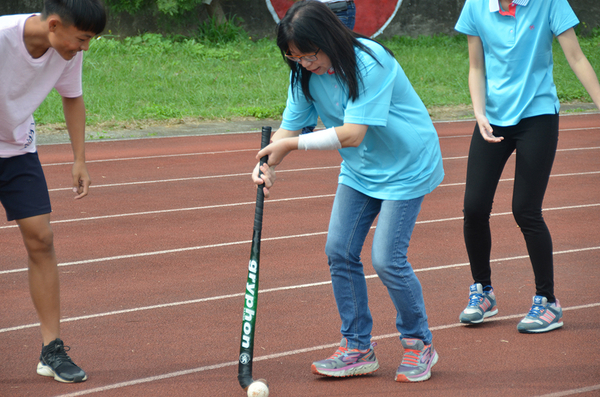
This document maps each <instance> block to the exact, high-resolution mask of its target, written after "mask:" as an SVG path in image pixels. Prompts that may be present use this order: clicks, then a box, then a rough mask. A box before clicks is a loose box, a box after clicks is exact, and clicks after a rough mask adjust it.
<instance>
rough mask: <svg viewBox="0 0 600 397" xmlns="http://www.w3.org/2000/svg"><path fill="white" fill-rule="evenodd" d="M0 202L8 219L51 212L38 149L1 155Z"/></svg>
mask: <svg viewBox="0 0 600 397" xmlns="http://www.w3.org/2000/svg"><path fill="white" fill-rule="evenodd" d="M0 202H1V203H2V205H3V206H4V209H5V210H6V218H7V219H8V220H9V221H13V220H15V219H24V218H29V217H32V216H37V215H42V214H49V213H50V212H52V207H51V206H50V195H49V194H48V185H47V184H46V178H45V177H44V171H43V170H42V164H41V163H40V159H39V157H38V154H37V153H27V154H23V155H19V156H14V157H9V158H0Z"/></svg>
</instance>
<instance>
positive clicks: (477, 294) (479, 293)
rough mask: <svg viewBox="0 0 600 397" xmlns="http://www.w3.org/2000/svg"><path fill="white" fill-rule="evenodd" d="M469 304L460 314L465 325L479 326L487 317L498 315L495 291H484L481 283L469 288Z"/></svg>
mask: <svg viewBox="0 0 600 397" xmlns="http://www.w3.org/2000/svg"><path fill="white" fill-rule="evenodd" d="M469 293H470V294H469V304H468V305H467V307H466V308H465V310H463V311H462V313H460V317H459V319H460V322H461V323H465V324H479V323H481V322H483V319H484V318H486V317H491V316H495V315H496V314H498V307H497V306H496V295H494V289H493V288H492V289H491V290H489V291H484V290H483V286H482V285H481V284H479V283H476V284H473V285H471V287H470V288H469Z"/></svg>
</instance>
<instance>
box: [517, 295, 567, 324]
mask: <svg viewBox="0 0 600 397" xmlns="http://www.w3.org/2000/svg"><path fill="white" fill-rule="evenodd" d="M562 326H563V321H562V307H561V306H560V303H559V302H558V299H557V300H556V302H554V303H548V299H546V297H544V296H539V295H536V296H534V297H533V306H531V310H529V313H528V314H527V315H526V316H525V318H524V319H523V320H521V322H520V323H519V325H517V330H518V331H519V332H522V333H540V332H548V331H552V330H553V329H557V328H560V327H562Z"/></svg>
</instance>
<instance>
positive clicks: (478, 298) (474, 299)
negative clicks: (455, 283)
mask: <svg viewBox="0 0 600 397" xmlns="http://www.w3.org/2000/svg"><path fill="white" fill-rule="evenodd" d="M482 301H483V294H472V295H471V296H470V297H469V306H479V304H480V303H481V302H482ZM463 302H464V301H463Z"/></svg>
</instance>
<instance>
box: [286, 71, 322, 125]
mask: <svg viewBox="0 0 600 397" xmlns="http://www.w3.org/2000/svg"><path fill="white" fill-rule="evenodd" d="M290 78H291V73H290ZM317 121H318V115H317V111H316V109H315V107H314V105H313V104H312V102H310V101H308V100H307V99H306V97H305V96H304V93H303V92H302V87H301V86H300V85H298V87H297V88H296V89H295V90H293V91H292V85H291V84H290V85H289V87H288V97H287V102H286V105H285V110H284V111H283V115H282V121H281V128H283V129H286V130H290V131H296V130H299V129H302V128H304V127H309V126H315V125H317Z"/></svg>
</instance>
